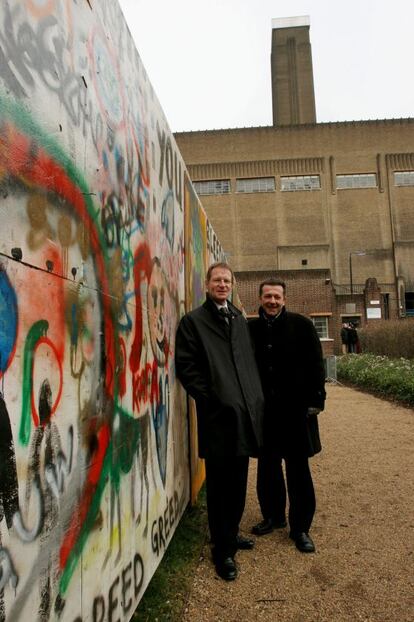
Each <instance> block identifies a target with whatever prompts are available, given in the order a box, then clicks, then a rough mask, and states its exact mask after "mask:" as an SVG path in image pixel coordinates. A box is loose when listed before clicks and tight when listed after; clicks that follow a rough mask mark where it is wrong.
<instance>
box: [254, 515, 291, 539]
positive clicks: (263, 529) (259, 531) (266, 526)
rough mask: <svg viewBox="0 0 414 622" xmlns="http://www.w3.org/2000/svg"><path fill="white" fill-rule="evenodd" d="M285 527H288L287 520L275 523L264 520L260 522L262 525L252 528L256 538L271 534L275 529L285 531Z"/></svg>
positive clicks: (270, 520)
mask: <svg viewBox="0 0 414 622" xmlns="http://www.w3.org/2000/svg"><path fill="white" fill-rule="evenodd" d="M283 527H286V521H285V520H283V521H275V520H272V519H271V518H264V519H263V520H262V521H260V523H257V525H254V527H252V533H254V534H255V535H256V536H264V535H266V534H267V533H271V532H272V531H274V530H275V529H283Z"/></svg>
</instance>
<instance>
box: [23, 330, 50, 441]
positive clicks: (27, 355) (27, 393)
mask: <svg viewBox="0 0 414 622" xmlns="http://www.w3.org/2000/svg"><path fill="white" fill-rule="evenodd" d="M48 328H49V323H48V322H47V321H46V320H39V321H38V322H36V323H35V324H33V326H32V327H31V329H30V330H29V332H28V334H27V338H26V343H25V346H24V354H23V394H22V416H21V419H20V429H19V440H20V442H21V444H22V445H24V446H26V445H28V444H29V440H30V433H31V428H32V417H31V411H32V405H31V397H32V390H33V351H34V349H35V347H36V343H37V342H38V341H39V339H40V337H45V336H46V334H47V329H48Z"/></svg>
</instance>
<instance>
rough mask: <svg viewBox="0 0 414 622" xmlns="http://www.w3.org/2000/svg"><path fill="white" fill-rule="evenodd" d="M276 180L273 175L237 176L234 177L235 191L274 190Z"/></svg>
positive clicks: (241, 192)
mask: <svg viewBox="0 0 414 622" xmlns="http://www.w3.org/2000/svg"><path fill="white" fill-rule="evenodd" d="M275 191H276V182H275V178H274V177H246V178H244V177H239V178H237V179H236V192H238V193H240V194H243V193H246V194H247V193H252V192H275Z"/></svg>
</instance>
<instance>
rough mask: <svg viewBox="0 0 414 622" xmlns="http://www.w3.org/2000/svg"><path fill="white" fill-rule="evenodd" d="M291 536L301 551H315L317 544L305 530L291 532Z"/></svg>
mask: <svg viewBox="0 0 414 622" xmlns="http://www.w3.org/2000/svg"><path fill="white" fill-rule="evenodd" d="M289 538H290V539H291V540H293V541H294V542H295V545H296V548H297V549H298V550H299V551H301V553H314V552H315V545H314V543H313V540H312V538H311V537H310V535H309V534H307V533H305V532H302V533H291V534H290V535H289Z"/></svg>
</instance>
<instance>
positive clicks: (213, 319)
mask: <svg viewBox="0 0 414 622" xmlns="http://www.w3.org/2000/svg"><path fill="white" fill-rule="evenodd" d="M233 281H234V276H233V272H232V270H231V268H230V266H229V265H228V264H226V263H215V264H213V265H211V266H210V267H209V269H208V271H207V278H206V288H207V297H206V301H205V302H204V304H203V305H202V306H200V307H198V308H197V309H194V310H193V311H190V312H189V313H187V314H186V315H184V317H183V318H182V319H181V321H180V324H179V326H178V330H177V336H176V357H175V363H176V371H177V376H178V378H179V380H180V381H181V383H182V385H183V386H184V388H185V389H186V391H187V392H188V393H189V394H190V395H191V397H193V398H194V399H195V401H196V407H197V423H198V446H199V455H200V457H201V458H205V466H206V490H207V513H208V523H209V528H210V535H211V542H212V546H213V549H212V554H213V561H214V563H215V567H216V571H217V574H218V575H219V576H220V577H221V578H223V579H225V580H227V581H230V580H233V579H235V578H236V577H237V566H236V563H235V554H236V551H237V550H238V549H252V548H253V545H254V541H253V540H250V539H248V538H244V537H242V536H241V535H239V533H238V532H239V523H240V520H241V517H242V514H243V511H244V505H245V498H246V487H247V473H248V464H249V456H257V455H258V451H259V448H260V447H261V445H262V437H263V431H262V428H263V416H264V398H263V393H262V389H261V383H260V378H259V374H258V371H257V367H256V362H255V358H254V353H253V349H252V345H251V341H250V335H249V329H248V326H247V321H246V320H245V318H244V316H243V315H242V314H241V312H240V311H239V310H238V309H237V308H236V307H235V306H234V305H232V304H231V303H230V302H229V300H228V298H229V296H230V294H231V291H232V287H233Z"/></svg>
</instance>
